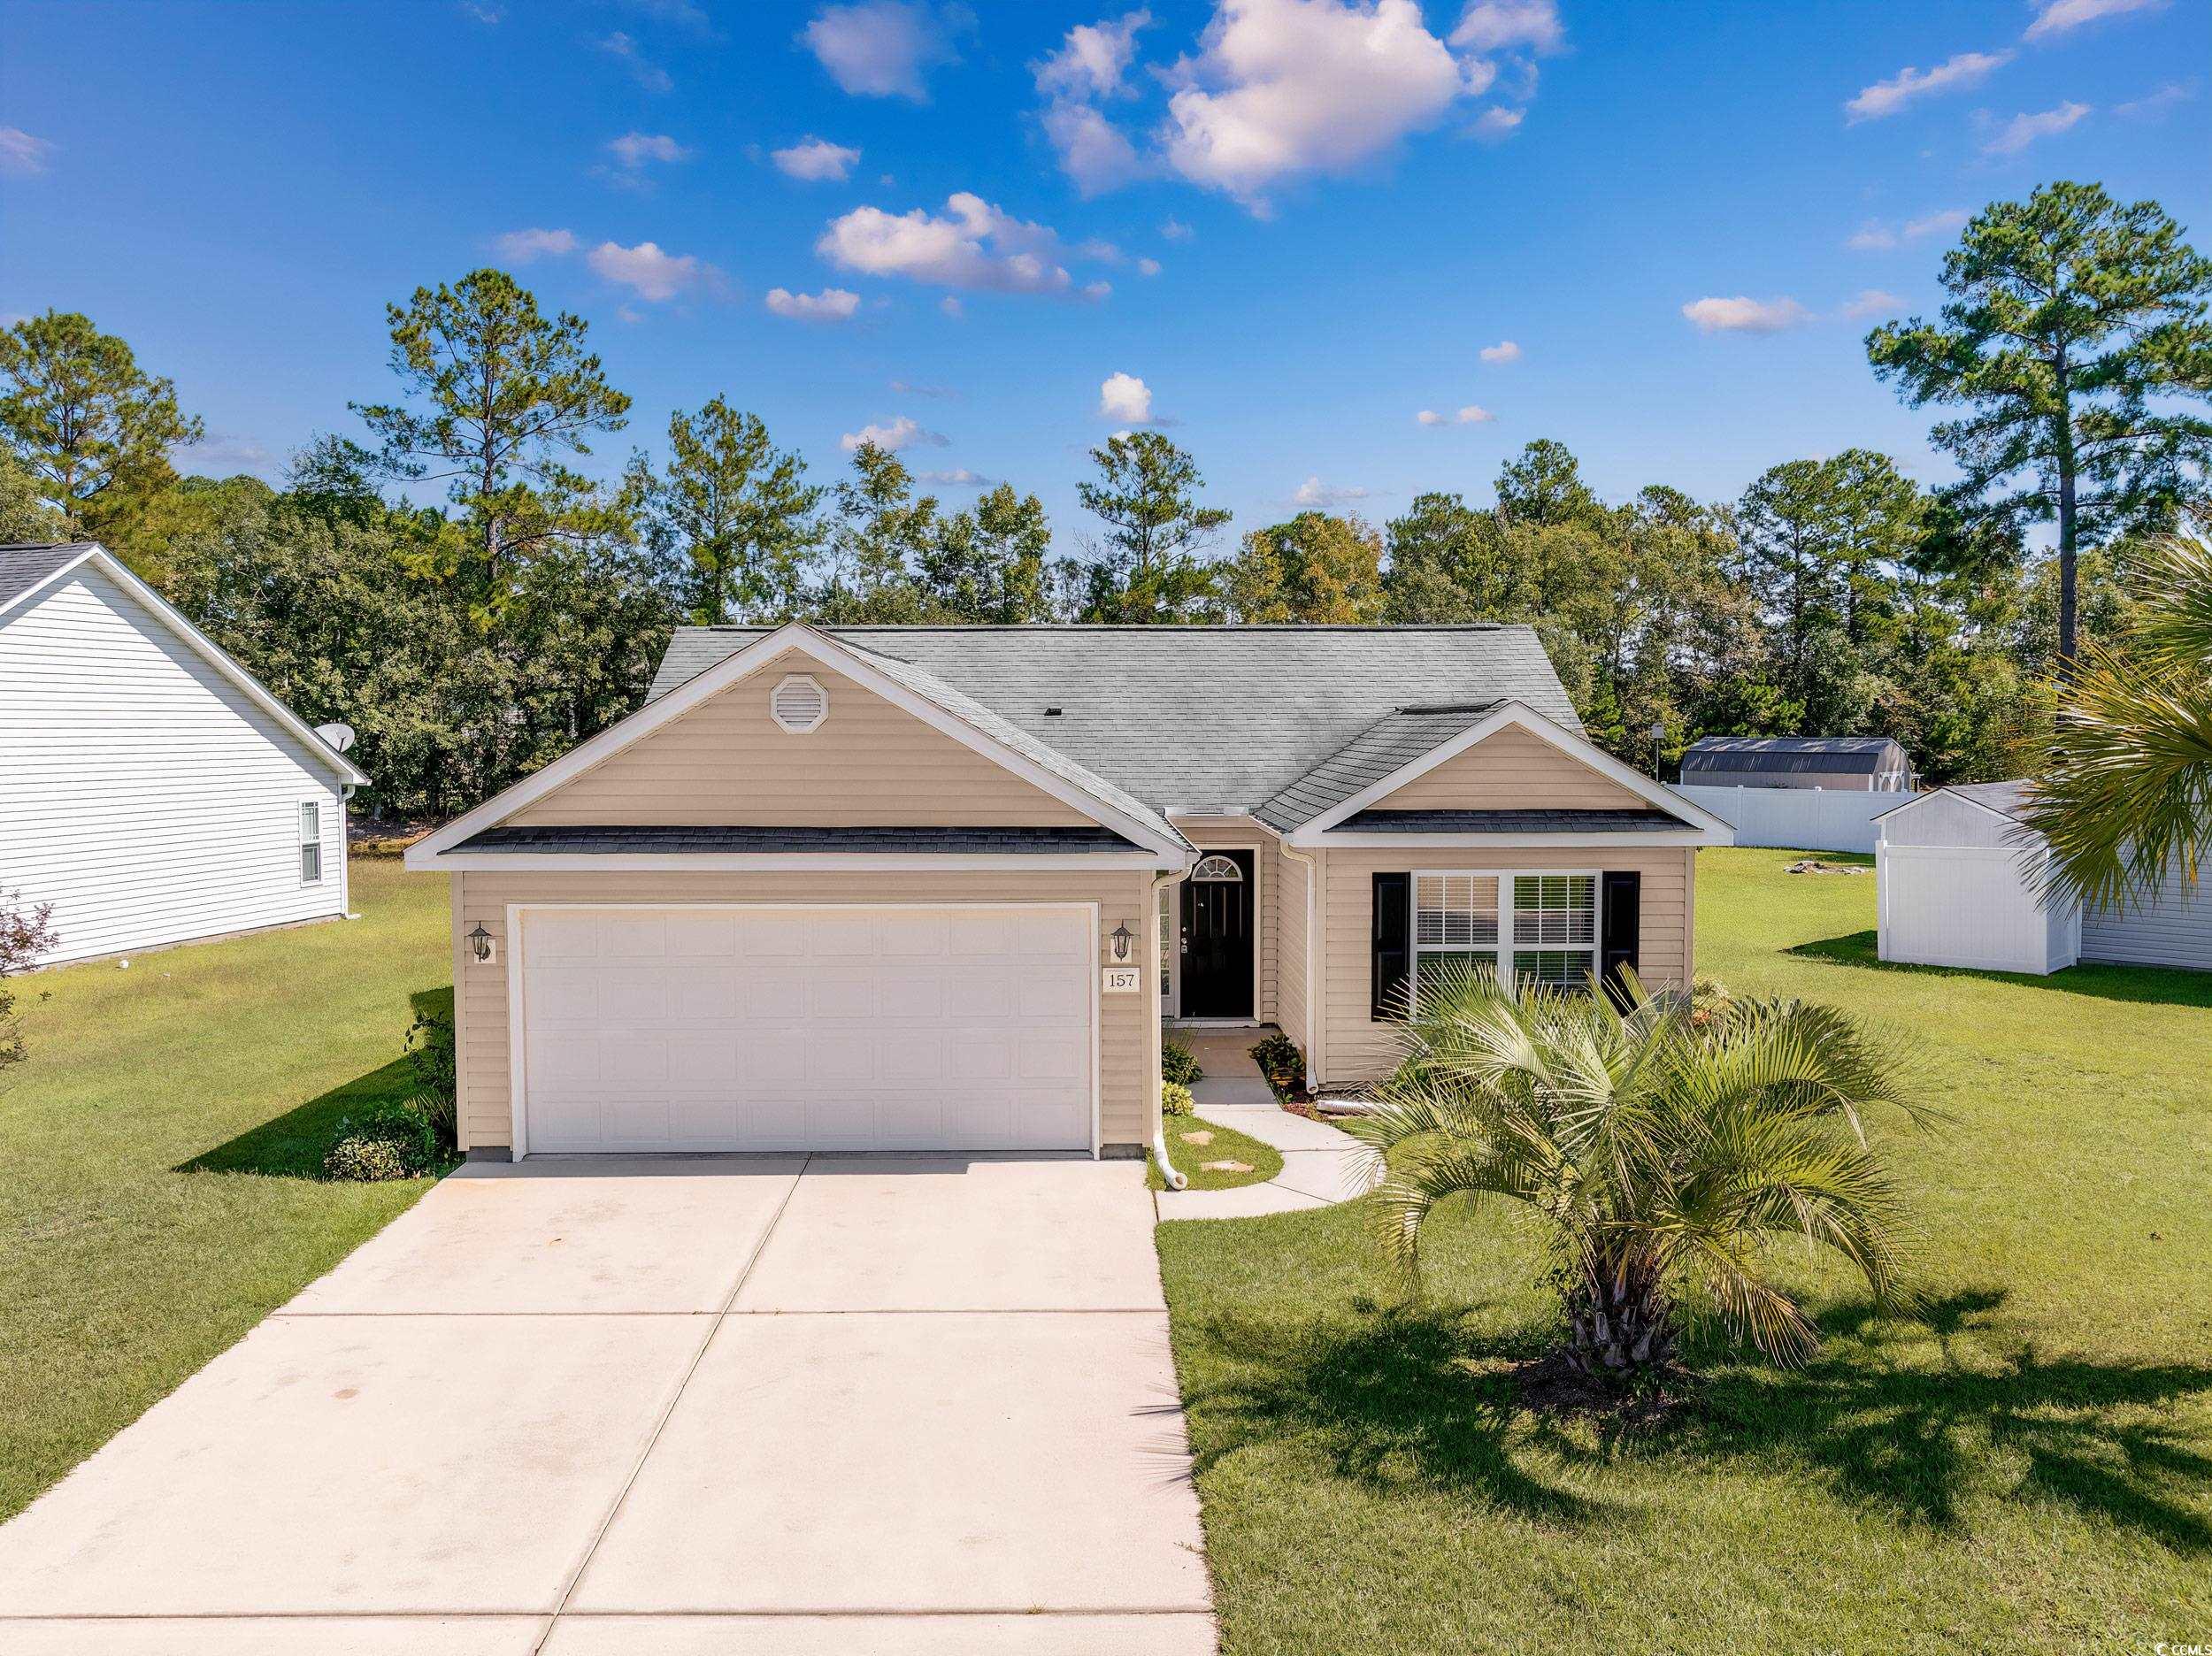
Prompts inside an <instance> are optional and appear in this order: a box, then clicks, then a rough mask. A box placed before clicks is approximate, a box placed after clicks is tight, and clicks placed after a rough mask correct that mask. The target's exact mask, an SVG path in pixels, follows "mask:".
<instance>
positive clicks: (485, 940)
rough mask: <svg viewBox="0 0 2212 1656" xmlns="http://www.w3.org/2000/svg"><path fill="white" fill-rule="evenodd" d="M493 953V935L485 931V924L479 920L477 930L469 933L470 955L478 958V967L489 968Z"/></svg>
mask: <svg viewBox="0 0 2212 1656" xmlns="http://www.w3.org/2000/svg"><path fill="white" fill-rule="evenodd" d="M493 952H494V951H493V943H492V934H491V933H490V932H488V931H485V930H484V923H483V922H482V921H481V920H479V921H478V922H477V923H476V930H475V931H472V932H470V933H469V953H470V954H473V955H475V956H476V963H477V964H478V965H480V966H488V965H489V964H490V963H491V958H492V954H493Z"/></svg>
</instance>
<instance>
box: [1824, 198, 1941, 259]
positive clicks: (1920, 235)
mask: <svg viewBox="0 0 2212 1656" xmlns="http://www.w3.org/2000/svg"><path fill="white" fill-rule="evenodd" d="M1966 219H1967V213H1966V210H1965V209H1964V208H1963V207H1946V208H1943V209H1941V210H1940V211H1936V212H1932V213H1923V214H1921V215H1920V217H1919V218H1917V219H1906V220H1905V221H1904V223H1902V224H1898V225H1891V224H1885V223H1883V222H1882V221H1881V220H1880V219H1868V220H1867V221H1866V222H1865V223H1864V224H1863V225H1861V226H1859V227H1858V228H1857V229H1856V230H1855V231H1853V232H1852V233H1851V239H1850V240H1849V241H1848V242H1846V243H1845V244H1844V245H1845V246H1847V247H1850V248H1855V249H1857V250H1858V251H1860V252H1862V253H1879V252H1884V251H1886V250H1887V249H1891V248H1893V247H1897V246H1899V245H1900V244H1901V243H1903V242H1918V241H1921V240H1923V239H1924V238H1925V237H1928V236H1932V235H1943V234H1947V233H1949V232H1950V231H1953V230H1956V229H1957V228H1959V227H1960V226H1962V225H1963V224H1964V223H1965V222H1966Z"/></svg>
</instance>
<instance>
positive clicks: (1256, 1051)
mask: <svg viewBox="0 0 2212 1656" xmlns="http://www.w3.org/2000/svg"><path fill="white" fill-rule="evenodd" d="M1252 1062H1254V1063H1256V1064H1257V1065H1259V1067H1260V1073H1261V1074H1262V1075H1263V1076H1265V1077H1267V1084H1268V1085H1270V1086H1271V1087H1273V1088H1274V1089H1275V1090H1276V1091H1277V1092H1289V1091H1290V1090H1291V1089H1293V1088H1294V1087H1298V1086H1302V1085H1304V1083H1305V1079H1306V1055H1305V1054H1303V1053H1302V1052H1300V1051H1299V1050H1298V1043H1297V1042H1296V1041H1294V1040H1293V1039H1291V1038H1290V1037H1289V1036H1287V1035H1285V1034H1282V1033H1281V1032H1280V1031H1278V1032H1277V1033H1275V1034H1273V1035H1270V1036H1269V1037H1268V1038H1267V1039H1265V1040H1263V1041H1262V1042H1260V1043H1259V1044H1258V1045H1257V1046H1255V1047H1253V1048H1252Z"/></svg>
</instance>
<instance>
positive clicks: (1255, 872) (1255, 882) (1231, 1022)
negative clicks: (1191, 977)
mask: <svg viewBox="0 0 2212 1656" xmlns="http://www.w3.org/2000/svg"><path fill="white" fill-rule="evenodd" d="M1193 843H1195V841H1194V842H1193ZM1266 848H1267V847H1264V846H1262V845H1260V844H1258V843H1257V842H1254V843H1253V844H1250V845H1246V844H1243V843H1240V841H1238V840H1234V839H1228V840H1224V841H1223V842H1222V843H1221V844H1219V845H1208V846H1199V847H1198V855H1197V856H1196V857H1195V858H1194V859H1193V861H1192V862H1191V864H1190V869H1189V870H1185V872H1184V876H1183V878H1182V879H1181V880H1179V881H1178V882H1177V892H1176V898H1175V1009H1174V1011H1172V1012H1170V1011H1169V1010H1168V1007H1167V1002H1166V1001H1165V1000H1163V1001H1161V1003H1160V1016H1162V1017H1171V1018H1173V1019H1174V1020H1175V1021H1176V1022H1177V1023H1214V1024H1220V1025H1222V1026H1224V1027H1238V1026H1243V1025H1251V1026H1253V1027H1257V1025H1258V1023H1259V1019H1260V954H1261V952H1262V951H1261V948H1260V927H1261V925H1262V924H1264V920H1263V916H1262V915H1261V914H1260V890H1261V885H1260V853H1261V852H1263V850H1265V849H1266ZM1219 851H1248V852H1249V853H1251V856H1252V877H1251V878H1249V879H1248V880H1246V881H1244V882H1243V884H1244V887H1245V891H1246V893H1247V897H1248V903H1249V907H1250V909H1251V915H1252V1010H1251V1012H1250V1013H1249V1014H1248V1015H1247V1016H1244V1017H1235V1018H1187V1017H1185V1016H1183V898H1182V891H1183V888H1184V887H1187V886H1190V885H1228V884H1229V883H1230V882H1228V881H1227V880H1205V881H1199V880H1194V879H1192V878H1190V870H1194V869H1196V868H1197V866H1198V864H1199V863H1201V862H1204V861H1205V860H1206V859H1207V858H1208V857H1210V856H1211V855H1214V854H1215V853H1216V852H1219Z"/></svg>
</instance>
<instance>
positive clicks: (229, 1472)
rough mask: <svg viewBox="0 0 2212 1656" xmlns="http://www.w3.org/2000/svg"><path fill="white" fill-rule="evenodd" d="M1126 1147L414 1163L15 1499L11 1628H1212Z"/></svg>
mask: <svg viewBox="0 0 2212 1656" xmlns="http://www.w3.org/2000/svg"><path fill="white" fill-rule="evenodd" d="M1153 1222H1154V1215H1153V1211H1152V1208H1151V1206H1150V1204H1149V1202H1148V1200H1147V1199H1146V1192H1145V1189H1144V1183H1143V1177H1142V1168H1141V1164H1139V1163H1135V1162H1129V1161H1118V1162H1095V1161H1090V1160H1089V1159H1088V1158H1087V1157H1075V1158H1033V1157H1025V1158H999V1157H973V1158H961V1157H949V1156H875V1157H861V1156H852V1157H837V1156H817V1157H814V1158H811V1159H808V1158H802V1157H795V1156H791V1157H767V1156H748V1157H726V1158H685V1159H676V1158H668V1159H659V1160H654V1159H631V1158H591V1159H572V1160H562V1159H558V1158H540V1159H534V1160H532V1161H526V1162H524V1163H522V1164H521V1165H520V1166H515V1167H506V1166H491V1165H476V1166H471V1167H468V1168H465V1169H462V1170H461V1171H460V1172H458V1173H457V1174H455V1175H454V1176H453V1177H450V1178H449V1179H447V1180H446V1181H445V1182H444V1183H443V1184H441V1185H440V1186H439V1187H438V1188H437V1189H436V1190H434V1191H432V1192H429V1193H428V1194H427V1195H426V1197H425V1198H424V1199H423V1200H422V1201H421V1202H420V1203H419V1204H418V1205H417V1206H416V1207H414V1208H413V1209H412V1210H411V1211H410V1212H409V1213H407V1214H405V1215H402V1216H401V1217H400V1218H398V1219H397V1220H396V1221H394V1222H393V1223H392V1224H391V1225H390V1226H389V1227H388V1229H387V1230H385V1231H384V1232H383V1233H382V1234H381V1235H380V1236H378V1237H376V1238H373V1239H372V1240H371V1241H369V1242H368V1243H366V1244H365V1245H364V1246H362V1247H361V1248H359V1249H358V1250H357V1251H356V1252H355V1253H353V1254H352V1256H351V1257H350V1258H349V1259H348V1260H346V1261H345V1262H344V1263H343V1264H342V1265H341V1266H339V1268H338V1269H336V1270H334V1271H333V1272H332V1273H331V1274H330V1275H329V1276H326V1277H324V1278H323V1279H322V1280H321V1281H319V1282H318V1283H316V1284H313V1285H312V1286H311V1287H310V1288H308V1289H307V1290H306V1291H305V1292H303V1293H301V1294H300V1295H299V1296H298V1297H297V1298H296V1299H294V1300H293V1301H292V1302H291V1303H290V1304H288V1306H286V1307H284V1308H283V1309H282V1310H280V1311H279V1312H278V1313H276V1314H275V1315H273V1316H271V1317H269V1318H268V1319H267V1320H266V1321H265V1322H262V1323H261V1324H260V1326H259V1327H257V1328H256V1329H254V1330H252V1332H250V1334H248V1335H247V1336H246V1338H244V1339H243V1340H242V1341H240V1342H239V1344H238V1345H234V1346H233V1347H232V1348H231V1349H230V1350H229V1351H227V1352H226V1353H223V1354H222V1355H221V1356H219V1357H218V1358H216V1359H215V1360H214V1361H212V1362H211V1363H210V1364H209V1365H208V1366H207V1367H206V1368H204V1369H203V1370H202V1371H201V1372H200V1373H198V1374H196V1375H195V1376H192V1378H190V1379H189V1380H188V1381H186V1382H185V1384H183V1385H182V1386H180V1387H179V1388H178V1390H177V1391H175V1392H174V1393H173V1394H172V1395H171V1396H169V1397H168V1398H166V1399H163V1400H162V1401H161V1402H159V1403H157V1404H156V1405H155V1406H154V1407H152V1408H151V1409H150V1410H149V1411H148V1412H147V1413H146V1414H145V1415H144V1416H143V1417H142V1418H141V1419H140V1420H139V1421H138V1422H136V1423H134V1425H132V1426H130V1427H128V1428H127V1429H126V1430H124V1431H123V1432H121V1433H120V1434H119V1435H118V1436H117V1437H115V1438H114V1440H113V1441H111V1443H109V1444H108V1445H106V1446H105V1447H104V1448H103V1449H102V1450H100V1452H99V1453H96V1455H94V1456H93V1457H92V1458H91V1459H90V1460H88V1461H87V1462H86V1463H85V1464H84V1465H83V1466H81V1467H80V1468H78V1469H77V1470H76V1471H75V1472H74V1473H73V1474H72V1475H71V1476H69V1477H68V1478H66V1479H65V1480H64V1481H63V1482H62V1483H60V1484H58V1486H57V1487H55V1488H54V1489H52V1490H50V1491H48V1492H47V1494H46V1495H45V1496H44V1497H43V1498H42V1499H40V1500H39V1501H37V1502H36V1503H35V1505H34V1506H32V1507H31V1508H30V1509H29V1510H28V1511H27V1512H26V1513H24V1514H21V1515H20V1516H19V1517H18V1518H17V1519H16V1520H15V1521H14V1522H12V1523H10V1524H8V1525H7V1526H5V1527H4V1528H0V1651H4V1652H8V1656H62V1653H68V1656H78V1653H80V1652H102V1653H103V1656H155V1653H156V1652H159V1653H160V1656H200V1653H210V1656H211V1653H212V1652H223V1653H224V1656H273V1652H309V1651H311V1652H316V1653H317V1656H402V1653H403V1652H404V1653H405V1656H537V1653H540V1652H549V1653H550V1656H646V1653H648V1652H685V1653H687V1656H688V1653H693V1652H695V1653H696V1656H707V1652H715V1653H716V1656H848V1653H856V1656H868V1653H874V1656H917V1653H918V1656H1016V1653H1017V1652H1020V1653H1021V1656H1032V1653H1034V1656H1108V1653H1109V1652H1112V1653H1113V1656H1122V1653H1124V1652H1154V1653H1156V1656H1202V1652H1210V1651H1212V1650H1213V1648H1214V1628H1213V1618H1212V1615H1211V1614H1210V1595H1209V1590H1208V1584H1207V1576H1206V1568H1205V1562H1204V1555H1203V1545H1202V1537H1201V1534H1200V1530H1199V1525H1198V1502H1197V1497H1196V1494H1195V1492H1194V1490H1193V1489H1192V1487H1191V1483H1190V1477H1189V1459H1188V1451H1187V1445H1186V1442H1185V1437H1184V1430H1183V1421H1182V1411H1181V1406H1180V1400H1179V1394H1178V1391H1177V1387H1176V1380H1175V1370H1174V1367H1173V1364H1172V1362H1171V1360H1170V1356H1169V1352H1168V1337H1167V1315H1166V1307H1165V1304H1164V1299H1163V1298H1162V1296H1161V1292H1160V1280H1159V1268H1158V1261H1157V1258H1156V1254H1155V1253H1154V1251H1153V1246H1152V1226H1153Z"/></svg>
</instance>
